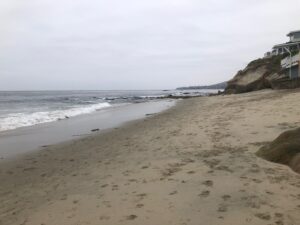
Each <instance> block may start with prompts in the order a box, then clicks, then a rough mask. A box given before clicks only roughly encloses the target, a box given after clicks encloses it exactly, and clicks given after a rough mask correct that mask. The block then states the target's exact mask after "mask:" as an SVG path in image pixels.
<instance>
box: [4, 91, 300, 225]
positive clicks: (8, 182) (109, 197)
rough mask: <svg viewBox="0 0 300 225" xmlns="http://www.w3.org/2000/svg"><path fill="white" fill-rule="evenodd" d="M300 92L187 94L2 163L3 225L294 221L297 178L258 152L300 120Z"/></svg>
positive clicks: (299, 214)
mask: <svg viewBox="0 0 300 225" xmlns="http://www.w3.org/2000/svg"><path fill="white" fill-rule="evenodd" d="M299 99H300V91H299V90H294V91H260V92H255V93H248V94H242V95H231V96H215V97H201V98H194V99H187V100H183V101H180V102H179V103H178V104H177V106H175V107H173V108H172V109H170V110H167V111H165V112H163V113H161V114H158V115H154V116H151V117H147V118H146V119H144V120H143V121H138V122H133V123H130V124H127V125H126V126H123V127H120V128H119V129H115V130H113V131H110V132H107V133H104V134H100V135H97V136H91V137H87V138H84V139H80V140H75V141H71V142H67V143H64V144H60V145H55V146H50V147H47V148H44V149H43V150H41V151H38V152H35V153H28V154H26V155H24V156H20V157H18V158H15V159H10V160H2V162H1V163H0V180H1V184H0V224H1V225H2V224H3V225H10V224H14V225H15V224H17V225H18V224H20V225H21V224H22V225H41V224H43V225H58V224H63V225H75V224H76V225H81V224H90V225H99V224H103V225H104V224H105V225H110V224H111V225H117V224H136V225H141V224H143V225H148V224H149V225H153V224H157V225H162V224H172V225H173V224H178V225H189V224H191V225H196V224H197V225H199V224H200V225H201V224H203V225H207V224H212V225H213V224H222V225H240V224H255V225H264V224H266V225H267V224H276V225H281V224H284V225H297V224H299V221H300V176H299V174H296V173H295V172H293V171H292V170H291V169H290V168H288V167H287V166H284V165H279V164H274V163H271V162H268V161H265V160H263V159H260V158H258V157H256V156H255V152H256V151H257V150H258V149H259V148H260V147H261V146H262V145H263V144H265V143H266V142H269V141H272V140H273V139H274V138H276V137H277V136H278V135H279V134H280V133H282V132H283V131H285V130H288V129H292V128H294V127H299V126H300V107H299V104H298V103H299Z"/></svg>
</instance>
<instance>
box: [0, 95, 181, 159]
mask: <svg viewBox="0 0 300 225" xmlns="http://www.w3.org/2000/svg"><path fill="white" fill-rule="evenodd" d="M175 103H176V101H174V100H156V101H149V102H142V103H134V104H132V103H131V104H124V105H116V106H113V107H109V108H106V109H102V110H99V111H97V112H94V113H91V114H85V115H80V116H75V117H71V118H69V119H64V120H60V121H55V122H50V123H42V124H38V125H35V126H30V127H22V128H18V129H16V130H9V131H4V132H0V158H10V157H14V156H16V155H18V154H20V153H27V152H32V151H34V150H37V149H39V148H43V146H48V145H53V144H57V143H61V142H65V141H68V140H72V139H78V138H82V137H87V136H89V135H93V134H95V133H102V132H106V131H107V130H109V129H113V128H115V127H119V126H120V125H122V124H124V123H127V122H130V121H134V120H139V119H142V118H144V117H146V115H148V114H155V113H159V112H162V111H164V110H167V109H168V108H170V107H172V106H173V105H175ZM92 130H94V131H92Z"/></svg>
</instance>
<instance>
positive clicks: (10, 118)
mask: <svg viewBox="0 0 300 225" xmlns="http://www.w3.org/2000/svg"><path fill="white" fill-rule="evenodd" d="M110 106H111V105H110V104H109V103H107V102H103V103H98V104H94V105H89V106H84V107H82V106H80V107H79V106H78V107H73V108H70V109H65V110H55V111H48V112H33V113H11V114H8V115H6V116H5V117H4V118H0V131H5V130H13V129H16V128H19V127H26V126H33V125H36V124H41V123H47V122H53V121H57V120H60V119H66V118H70V117H74V116H78V115H82V114H89V113H93V112H95V111H97V110H100V109H103V108H107V107H110Z"/></svg>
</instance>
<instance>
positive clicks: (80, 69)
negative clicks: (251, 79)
mask: <svg viewBox="0 0 300 225" xmlns="http://www.w3.org/2000/svg"><path fill="white" fill-rule="evenodd" d="M299 10H300V1H299V0H222V1H220V0H209V1H207V0H205V1H202V0H26V1H25V0H7V1H6V0H3V1H0V78H1V80H0V90H30V89H35V90H37V89H38V90H42V89H48V90H49V89H56V90H57V89H164V88H175V87H178V86H185V85H200V84H201V85H202V84H213V83H217V82H221V81H225V80H228V79H230V78H231V77H232V76H233V75H234V74H235V73H236V72H237V70H239V69H241V68H243V67H244V66H245V65H246V64H247V63H248V62H249V61H250V60H252V59H255V58H258V57H261V56H263V54H264V52H266V51H268V50H270V49H271V47H272V46H273V45H274V44H277V43H281V42H286V41H287V40H288V39H287V37H286V36H285V35H286V34H287V33H288V32H289V31H290V30H297V29H300V20H299Z"/></svg>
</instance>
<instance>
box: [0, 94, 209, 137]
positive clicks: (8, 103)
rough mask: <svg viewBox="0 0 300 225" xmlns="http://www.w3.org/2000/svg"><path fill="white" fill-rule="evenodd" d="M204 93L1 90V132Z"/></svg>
mask: <svg viewBox="0 0 300 225" xmlns="http://www.w3.org/2000/svg"><path fill="white" fill-rule="evenodd" d="M205 93H207V91H201V90H198V91H194V90H193V91H188V92H183V91H175V90H169V91H166V90H165V91H162V90H154V91H0V132H1V131H7V130H13V129H17V128H20V127H28V126H33V125H37V124H42V123H49V122H54V121H58V120H66V119H69V118H71V117H76V116H79V115H83V114H91V113H94V112H97V111H101V110H103V109H106V108H109V107H116V106H122V105H126V104H134V103H141V102H147V101H153V100H155V99H156V100H157V98H159V97H162V96H167V95H176V96H184V95H191V94H192V95H203V94H205Z"/></svg>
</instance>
